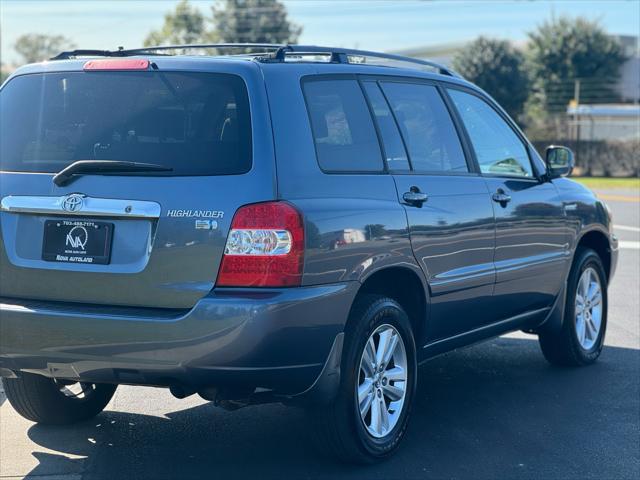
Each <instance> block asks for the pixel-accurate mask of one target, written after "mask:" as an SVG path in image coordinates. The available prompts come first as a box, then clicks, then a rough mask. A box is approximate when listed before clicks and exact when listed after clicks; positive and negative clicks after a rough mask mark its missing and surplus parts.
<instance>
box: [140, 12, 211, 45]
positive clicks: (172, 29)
mask: <svg viewBox="0 0 640 480" xmlns="http://www.w3.org/2000/svg"><path fill="white" fill-rule="evenodd" d="M208 41H212V38H211V35H210V33H209V32H207V22H206V19H205V17H204V15H202V13H200V11H199V10H198V9H197V8H195V7H192V6H191V5H190V4H189V2H188V0H182V1H181V2H180V3H179V4H178V5H177V6H176V9H175V11H173V12H169V13H167V14H166V15H165V16H164V25H163V26H162V28H161V29H160V30H153V31H152V32H150V33H149V34H148V35H147V37H146V38H145V40H144V45H145V47H148V46H153V45H166V44H170V45H180V44H186V43H204V42H208Z"/></svg>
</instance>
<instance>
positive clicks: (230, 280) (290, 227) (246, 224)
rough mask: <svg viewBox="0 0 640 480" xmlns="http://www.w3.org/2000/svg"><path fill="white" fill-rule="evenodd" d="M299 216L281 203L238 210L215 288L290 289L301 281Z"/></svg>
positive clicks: (301, 249) (301, 250) (247, 206)
mask: <svg viewBox="0 0 640 480" xmlns="http://www.w3.org/2000/svg"><path fill="white" fill-rule="evenodd" d="M303 262H304V225H303V222H302V216H301V215H300V213H299V212H298V211H297V210H296V209H295V208H294V207H292V206H291V205H289V204H288V203H284V202H266V203H256V204H253V205H246V206H244V207H241V208H240V209H239V210H238V211H237V212H236V214H235V216H234V217H233V221H232V222H231V230H230V231H229V235H228V236H227V244H226V246H225V249H224V256H223V257H222V264H221V265H220V271H219V272H218V280H217V282H216V285H217V286H219V287H293V286H298V285H300V283H301V281H302V267H303Z"/></svg>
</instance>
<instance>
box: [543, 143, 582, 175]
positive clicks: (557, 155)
mask: <svg viewBox="0 0 640 480" xmlns="http://www.w3.org/2000/svg"><path fill="white" fill-rule="evenodd" d="M546 164H547V173H548V174H549V177H550V178H558V177H566V176H568V175H571V172H572V171H573V167H574V165H575V160H574V158H573V152H572V151H571V149H570V148H567V147H560V146H556V145H551V146H549V147H547V151H546Z"/></svg>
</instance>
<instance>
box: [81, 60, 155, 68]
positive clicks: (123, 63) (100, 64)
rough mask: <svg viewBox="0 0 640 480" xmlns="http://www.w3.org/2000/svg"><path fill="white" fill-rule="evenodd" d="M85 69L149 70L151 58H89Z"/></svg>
mask: <svg viewBox="0 0 640 480" xmlns="http://www.w3.org/2000/svg"><path fill="white" fill-rule="evenodd" d="M82 68H83V70H148V69H149V60H141V59H138V58H107V59H100V60H89V61H88V62H87V63H85V64H84V66H83V67H82Z"/></svg>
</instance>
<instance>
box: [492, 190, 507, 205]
mask: <svg viewBox="0 0 640 480" xmlns="http://www.w3.org/2000/svg"><path fill="white" fill-rule="evenodd" d="M491 198H492V199H493V201H494V202H497V203H499V204H500V205H501V206H502V207H506V206H507V203H509V202H510V201H511V195H507V194H506V193H504V190H502V189H501V188H499V189H498V191H497V192H496V193H494V194H493V195H492V196H491Z"/></svg>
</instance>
